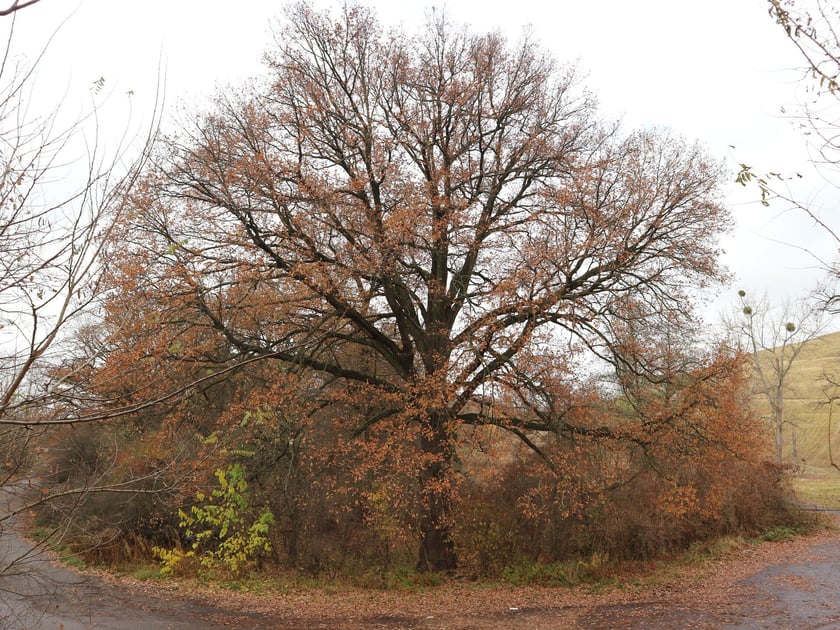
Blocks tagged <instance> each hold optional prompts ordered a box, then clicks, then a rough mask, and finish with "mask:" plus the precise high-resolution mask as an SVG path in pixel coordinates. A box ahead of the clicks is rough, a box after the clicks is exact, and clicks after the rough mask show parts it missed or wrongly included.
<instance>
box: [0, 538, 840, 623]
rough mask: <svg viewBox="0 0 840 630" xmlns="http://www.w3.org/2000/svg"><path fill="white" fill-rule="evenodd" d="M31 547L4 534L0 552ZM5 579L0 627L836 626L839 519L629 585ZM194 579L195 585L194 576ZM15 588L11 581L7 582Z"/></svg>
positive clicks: (38, 573)
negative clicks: (260, 585) (269, 589)
mask: <svg viewBox="0 0 840 630" xmlns="http://www.w3.org/2000/svg"><path fill="white" fill-rule="evenodd" d="M27 549H28V546H27V544H26V543H24V542H23V541H22V540H21V539H20V538H19V537H18V536H17V535H14V534H13V533H12V532H9V531H8V530H7V531H6V533H5V535H0V559H2V558H3V557H8V554H16V557H17V556H19V555H20V554H21V553H22V552H25V551H26V550H27ZM21 568H22V569H23V571H22V573H20V574H19V575H17V576H9V577H6V578H2V579H0V588H6V589H9V590H8V591H5V592H4V591H0V627H2V628H29V629H33V630H34V629H45V630H46V629H53V628H55V629H56V630H57V629H59V628H63V630H77V629H88V628H109V629H114V630H134V629H137V630H140V629H142V630H156V629H158V628H173V629H174V628H181V629H198V628H202V629H204V628H206V629H208V630H212V629H214V628H217V629H218V628H228V629H236V630H246V629H247V630H252V629H258V628H265V629H271V628H300V629H307V628H313V629H314V628H330V629H331V628H341V629H342V630H354V629H361V628H421V629H430V630H431V629H444V628H446V629H485V628H514V629H517V628H521V629H525V628H527V629H532V630H535V629H541V628H545V629H552V630H553V629H562V628H593V629H607V628H609V629H616V628H639V627H651V628H674V629H676V628H680V629H683V628H774V629H778V628H837V627H840V528H837V527H835V528H832V529H821V530H820V531H818V532H817V533H815V534H813V535H811V536H808V537H802V538H798V539H796V540H792V541H786V542H778V543H767V544H764V545H760V546H749V547H744V548H742V549H739V550H736V551H733V552H732V553H730V554H727V555H726V557H724V558H723V559H721V560H718V561H714V562H710V563H704V564H698V565H697V566H688V567H681V568H679V569H674V570H673V571H672V572H671V573H669V574H667V575H663V574H662V572H661V571H659V572H657V574H656V575H657V576H658V577H657V580H658V582H657V583H655V584H651V583H650V582H649V580H647V582H646V578H644V577H642V576H641V575H640V576H636V577H634V576H632V575H628V576H627V579H626V583H625V585H624V586H623V587H622V588H614V589H610V590H607V591H602V592H597V593H596V592H592V591H591V590H586V589H574V590H569V589H560V588H556V589H552V588H534V587H527V588H526V587H521V588H515V587H504V586H494V587H488V586H480V585H475V584H471V583H456V584H448V585H446V586H444V587H440V588H436V589H430V590H427V591H422V592H404V591H375V590H362V589H344V588H342V589H329V588H328V589H320V590H315V589H302V590H299V591H291V592H284V593H269V594H262V595H248V594H243V593H234V592H230V591H211V590H205V591H203V592H201V593H197V594H194V595H193V596H191V597H185V596H184V590H183V588H182V586H183V585H179V584H177V583H172V582H167V583H164V584H159V583H153V584H150V583H133V582H131V581H121V582H119V583H113V582H111V581H105V580H102V579H99V578H97V577H94V576H87V575H84V576H80V575H78V574H76V573H74V572H73V571H69V570H67V569H64V568H61V567H56V566H55V565H53V564H52V563H51V562H49V561H48V560H47V559H45V557H44V556H43V555H40V556H33V557H31V558H27V559H26V562H25V563H24V564H23V566H22V567H21ZM190 588H191V589H193V588H194V587H192V586H191V587H190ZM10 591H13V592H10Z"/></svg>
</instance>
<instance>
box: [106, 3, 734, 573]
mask: <svg viewBox="0 0 840 630" xmlns="http://www.w3.org/2000/svg"><path fill="white" fill-rule="evenodd" d="M287 17H288V19H287V21H286V23H285V26H284V27H283V28H282V29H281V31H280V32H279V34H278V37H277V46H276V48H275V49H274V50H273V51H270V52H269V55H268V59H269V68H270V76H269V77H268V80H267V81H265V82H264V83H261V84H257V85H256V86H255V87H253V88H251V91H250V93H247V92H246V93H244V94H242V95H241V96H234V95H232V94H230V93H229V94H227V95H224V96H220V97H219V98H218V100H217V102H216V107H215V109H214V111H212V112H211V113H208V114H206V115H204V116H199V117H197V119H196V120H195V121H194V122H193V123H192V124H185V126H184V129H185V131H184V133H182V134H180V135H177V136H173V137H171V138H169V139H167V140H166V141H165V142H164V143H163V144H162V145H161V147H160V160H159V161H158V164H159V168H158V169H156V170H155V171H154V172H152V173H150V175H149V176H148V178H147V179H146V181H145V185H144V186H143V188H141V189H139V190H138V191H136V193H135V194H134V195H133V196H132V207H133V208H135V210H134V211H133V212H132V214H131V215H130V224H129V227H130V229H126V231H125V232H123V234H124V238H125V240H121V242H120V244H119V251H120V257H121V259H122V262H123V270H124V275H123V278H124V279H125V280H126V282H128V281H129V280H128V279H130V278H134V279H135V280H136V281H134V282H133V285H132V286H137V283H138V282H139V281H140V279H141V278H145V279H146V280H145V282H147V283H148V286H150V287H154V289H155V291H158V292H161V291H165V292H168V293H167V294H168V295H169V296H171V297H172V298H173V299H177V300H178V301H179V304H181V306H180V307H179V310H178V312H179V313H180V315H179V318H178V319H170V318H169V317H168V316H167V315H164V314H161V315H160V318H161V321H165V322H169V323H171V324H175V323H177V324H178V325H180V326H184V327H186V328H188V329H194V328H195V327H198V326H203V327H205V328H210V329H212V330H214V331H215V332H216V333H217V334H219V335H221V336H222V337H223V339H224V344H223V345H222V346H219V348H220V349H219V351H218V352H217V353H215V354H213V353H208V354H205V355H204V356H201V357H193V360H204V361H207V362H211V363H218V362H220V361H226V360H231V359H232V358H234V357H236V356H239V357H247V356H263V357H266V358H272V359H276V360H278V361H281V362H283V363H284V364H286V365H289V366H296V367H297V368H305V369H308V370H311V371H314V372H316V373H319V374H321V375H322V378H323V381H324V383H325V386H329V387H331V388H332V391H333V392H334V393H335V394H336V395H337V393H338V392H340V391H344V392H346V396H347V398H345V404H346V408H350V403H352V402H358V401H360V400H361V401H372V402H375V403H376V404H375V405H366V407H367V409H368V410H369V413H367V414H365V413H362V411H358V414H361V415H356V416H353V418H354V420H353V422H354V423H355V426H354V429H353V431H354V432H355V434H356V435H357V436H358V439H359V440H363V439H364V436H365V435H366V434H368V432H371V431H375V430H377V429H380V430H384V428H385V427H392V432H393V435H395V436H396V435H402V436H403V438H401V439H402V444H416V446H417V448H418V452H419V455H418V457H417V458H416V460H414V461H415V464H414V465H415V466H416V469H415V471H414V475H415V478H416V479H417V480H418V483H419V485H420V487H421V488H422V506H421V507H422V509H421V517H420V522H419V526H418V527H419V533H420V540H421V544H420V553H419V561H418V566H419V567H420V568H421V569H432V570H448V569H452V568H454V567H455V565H456V557H455V552H454V548H453V544H452V540H451V536H450V534H451V525H450V523H451V496H452V489H453V484H455V483H456V477H457V475H456V468H457V453H456V440H457V437H458V435H459V430H460V428H461V427H463V426H464V425H487V424H492V425H498V426H501V427H503V428H504V429H506V430H508V431H510V432H511V433H513V434H515V435H517V436H519V437H520V438H521V439H522V440H524V441H525V442H526V443H527V444H528V446H529V447H530V448H532V449H533V450H534V451H536V452H541V449H540V442H539V439H537V438H534V437H533V436H534V435H535V434H536V433H539V432H543V433H551V432H554V433H559V434H565V435H569V436H572V435H574V434H575V433H578V434H581V435H582V434H585V433H588V432H590V431H592V429H590V428H587V427H585V426H575V425H574V424H573V423H572V420H571V418H570V417H564V412H563V410H564V409H566V408H567V405H566V404H565V403H564V402H563V401H562V400H559V399H558V396H559V395H560V393H561V392H562V391H568V390H569V387H568V385H564V386H562V387H561V384H562V383H563V379H571V380H574V378H573V377H572V376H570V375H571V374H572V373H573V372H574V370H573V369H572V368H573V366H574V365H575V363H574V361H575V359H576V357H577V356H578V355H577V354H576V353H579V352H581V351H582V350H585V351H586V352H589V353H594V354H596V355H598V356H601V357H603V358H605V359H607V360H609V361H612V362H614V363H621V364H623V359H622V355H621V353H620V348H619V347H618V345H617V344H616V341H615V340H616V334H615V328H616V326H619V327H621V326H623V324H624V323H626V322H628V321H629V320H630V319H633V318H638V317H644V318H650V319H652V320H656V319H657V318H662V317H675V318H683V319H685V318H688V317H690V314H689V312H688V311H687V308H686V306H685V305H686V303H687V299H686V295H687V292H688V291H690V290H691V287H696V286H697V285H698V284H705V283H708V282H715V281H717V280H719V279H720V278H721V272H720V269H719V267H718V263H717V254H718V250H717V246H716V239H717V237H718V235H719V234H720V233H721V230H723V229H724V228H725V227H726V226H727V224H728V222H729V216H728V213H727V212H726V211H725V209H724V208H723V207H722V206H721V205H720V203H719V199H720V197H719V185H720V183H721V170H720V166H719V164H717V163H715V162H714V161H712V160H710V159H709V158H708V157H707V156H706V155H705V154H704V152H703V151H702V150H701V149H700V148H698V147H696V146H691V145H688V144H686V143H685V142H683V141H682V140H680V139H677V138H674V137H672V136H670V135H668V134H667V133H665V132H662V131H640V132H635V133H630V134H627V135H622V134H621V133H620V132H619V130H618V129H617V128H616V127H615V126H614V125H605V124H602V123H600V122H598V121H597V120H596V118H595V108H594V105H593V102H592V101H591V99H590V98H588V97H587V96H586V94H583V93H581V92H580V91H579V90H578V89H577V87H576V86H577V81H578V80H577V78H576V77H575V75H574V73H573V72H572V71H571V70H569V69H564V68H560V67H558V66H557V65H556V64H555V62H554V61H552V60H551V59H550V58H548V56H547V55H546V54H545V53H544V52H543V51H541V50H540V49H539V47H538V46H537V45H536V44H535V43H534V42H533V41H531V40H530V39H527V38H526V39H525V40H524V41H522V42H521V43H520V44H518V45H517V46H510V45H509V44H508V43H507V42H506V41H505V40H504V39H503V38H502V37H501V36H500V35H498V34H489V35H473V34H470V33H468V32H465V31H463V30H460V29H458V28H453V26H452V25H451V24H449V23H448V22H447V21H446V19H445V18H443V17H441V16H440V15H435V16H434V17H433V19H432V21H431V22H430V23H429V24H427V26H426V28H425V29H424V30H422V31H420V32H419V33H417V34H414V35H407V34H404V33H399V32H393V33H385V32H383V30H382V28H381V27H380V25H379V24H378V22H377V20H376V18H375V17H374V16H373V15H372V14H371V12H370V11H368V10H366V9H364V8H361V7H357V6H353V5H349V6H345V7H344V8H343V10H342V11H341V13H340V15H339V16H338V17H337V19H333V18H331V17H330V16H329V15H327V14H321V13H318V12H316V11H314V10H313V9H312V8H311V7H309V6H308V5H306V4H298V5H295V6H294V7H293V8H292V9H291V11H290V13H289V15H288V16H287ZM630 305H632V306H633V308H629V306H630ZM185 316H188V317H189V318H190V319H186V320H185V319H183V318H184V317H185ZM628 366H629V367H632V369H637V370H639V371H640V372H644V367H645V366H643V365H632V366H630V365H629V363H628V364H627V365H623V367H624V368H628ZM336 402H338V401H337V400H336ZM491 402H492V403H493V404H490V403H491ZM348 417H350V416H348ZM600 431H602V432H603V434H606V433H608V432H609V429H608V428H602V429H600ZM400 461H405V460H400ZM392 464H393V465H396V458H395V461H393V462H392Z"/></svg>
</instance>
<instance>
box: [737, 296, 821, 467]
mask: <svg viewBox="0 0 840 630" xmlns="http://www.w3.org/2000/svg"><path fill="white" fill-rule="evenodd" d="M738 296H739V297H740V298H741V312H740V313H737V314H736V315H735V316H734V317H732V319H731V320H729V321H728V322H727V327H728V328H729V329H730V330H732V331H734V332H736V334H737V337H738V340H737V341H738V343H739V344H740V346H741V347H742V348H743V349H744V350H745V351H746V352H747V353H748V354H749V355H750V358H751V360H752V366H753V369H754V380H755V390H754V391H756V393H758V394H759V395H760V396H761V397H762V398H763V399H764V400H765V401H766V402H767V405H768V407H769V409H770V415H769V420H770V423H771V426H772V428H773V441H774V446H775V457H776V463H777V464H781V463H782V462H783V459H784V455H783V452H784V440H783V438H784V429H785V425H787V426H788V427H789V430H790V436H791V444H790V448H791V459H792V461H793V462H794V464H796V463H798V460H799V458H798V453H797V444H796V423H795V422H794V421H792V420H791V419H790V418H789V417H788V416H787V415H786V413H785V396H786V394H787V393H788V392H789V390H790V386H789V380H788V379H789V376H790V372H791V369H792V368H793V365H794V363H795V362H796V360H797V359H798V358H799V356H800V354H801V353H802V350H803V349H804V348H805V347H806V346H807V345H809V344H811V343H813V342H814V341H815V340H816V339H817V338H818V337H819V335H820V334H821V333H822V332H823V331H824V330H825V327H826V324H827V319H826V317H825V315H824V312H823V309H822V308H821V304H820V302H819V300H816V299H802V300H798V301H795V302H792V301H785V302H783V303H782V304H780V305H778V306H773V305H772V304H771V303H770V301H769V299H768V298H767V296H766V295H764V296H763V297H761V298H760V299H759V300H757V301H755V300H750V299H748V296H747V294H746V293H745V292H744V291H739V292H738Z"/></svg>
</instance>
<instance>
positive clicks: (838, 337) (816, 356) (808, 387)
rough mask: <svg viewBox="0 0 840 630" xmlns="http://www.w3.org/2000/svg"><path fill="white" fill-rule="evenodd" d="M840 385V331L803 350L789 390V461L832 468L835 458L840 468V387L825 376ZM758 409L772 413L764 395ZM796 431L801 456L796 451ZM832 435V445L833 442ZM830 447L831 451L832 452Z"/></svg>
mask: <svg viewBox="0 0 840 630" xmlns="http://www.w3.org/2000/svg"><path fill="white" fill-rule="evenodd" d="M826 375H828V376H829V377H833V378H834V379H835V380H836V381H838V382H840V332H836V333H831V334H828V335H824V336H822V337H819V338H817V339H814V340H813V341H811V342H809V343H808V345H807V346H806V347H805V348H804V349H803V350H802V353H801V354H800V355H799V357H797V359H796V361H795V362H794V364H793V367H792V368H791V373H790V374H789V375H788V377H787V379H786V387H785V394H784V395H785V402H784V404H785V419H786V420H787V421H788V422H789V423H790V424H787V425H786V426H785V435H784V452H785V459H786V461H787V462H790V463H793V464H796V465H797V466H803V467H807V468H810V467H816V468H827V467H831V457H830V455H833V459H834V462H835V463H836V464H838V465H840V399H838V400H835V401H834V403H833V405H831V406H830V405H829V404H828V400H829V398H830V397H831V396H835V397H838V398H840V387H837V388H834V387H832V386H831V385H829V384H828V383H827V381H826V379H825V376H826ZM754 402H755V406H756V409H757V410H758V411H759V412H760V413H762V414H767V413H769V406H768V405H767V402H766V400H765V399H764V397H763V395H761V394H755V395H754ZM794 429H795V431H796V441H797V453H796V456H795V457H794V453H793V450H792V444H793V440H792V438H793V435H792V430H794ZM829 436H830V438H831V439H830V442H829ZM829 445H830V446H831V451H830V452H829Z"/></svg>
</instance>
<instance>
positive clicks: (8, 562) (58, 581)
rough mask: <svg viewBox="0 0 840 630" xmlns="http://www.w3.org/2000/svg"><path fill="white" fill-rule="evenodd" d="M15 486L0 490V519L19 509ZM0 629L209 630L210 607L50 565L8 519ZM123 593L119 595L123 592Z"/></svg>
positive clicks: (1, 559) (3, 533) (1, 534)
mask: <svg viewBox="0 0 840 630" xmlns="http://www.w3.org/2000/svg"><path fill="white" fill-rule="evenodd" d="M20 493H21V485H18V486H7V487H4V488H0V515H5V514H8V513H9V510H10V509H12V508H13V507H14V506H15V505H20V500H21V498H20V496H19V495H20ZM2 567H6V569H5V570H4V571H2V574H1V575H0V628H3V629H9V630H12V629H15V630H17V629H20V630H24V629H25V630H53V629H54V630H89V629H93V628H97V629H99V628H101V629H106V628H107V629H113V630H157V629H168V628H172V629H176V628H177V629H182V630H192V629H195V630H199V629H201V630H204V629H207V630H211V629H213V628H223V627H225V626H222V625H218V624H217V623H214V622H213V621H212V620H211V619H210V618H209V617H210V616H212V615H213V614H214V613H217V612H219V611H217V610H216V609H213V608H209V607H207V606H203V605H201V604H200V603H198V602H194V601H192V600H189V599H185V598H179V599H178V600H177V601H174V600H166V599H161V598H160V597H157V596H149V595H145V594H143V593H134V592H130V591H129V589H116V588H114V586H113V585H112V584H108V583H106V582H103V581H102V580H100V579H98V578H95V577H91V576H82V575H79V574H77V573H75V572H73V571H71V570H69V569H67V568H64V567H62V566H58V565H56V564H54V563H53V562H52V561H51V560H50V558H49V555H48V554H45V553H39V552H38V551H37V550H35V549H33V547H32V545H31V544H30V543H28V542H27V541H25V540H24V539H23V538H22V537H21V536H20V534H19V532H18V531H17V529H16V526H15V523H14V522H13V521H6V522H5V523H3V524H1V525H0V568H2ZM123 591H125V592H123Z"/></svg>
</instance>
